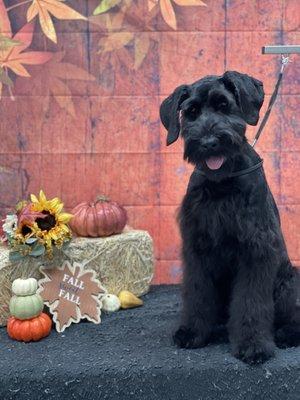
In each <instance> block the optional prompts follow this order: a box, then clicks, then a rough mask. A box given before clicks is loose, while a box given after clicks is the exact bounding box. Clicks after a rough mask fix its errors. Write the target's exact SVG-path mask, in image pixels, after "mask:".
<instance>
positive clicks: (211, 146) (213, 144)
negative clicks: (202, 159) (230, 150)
mask: <svg viewBox="0 0 300 400" xmlns="http://www.w3.org/2000/svg"><path fill="white" fill-rule="evenodd" d="M201 142H202V143H201V144H202V146H203V147H204V148H205V149H206V150H216V149H217V148H218V146H219V140H218V139H217V138H216V137H214V136H210V137H207V138H203V139H202V141H201Z"/></svg>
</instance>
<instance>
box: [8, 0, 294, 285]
mask: <svg viewBox="0 0 300 400" xmlns="http://www.w3.org/2000/svg"><path fill="white" fill-rule="evenodd" d="M299 30H300V5H299V2H298V1H297V0H275V1H273V0H257V1H253V2H241V1H238V0H230V1H229V0H204V1H200V0H68V1H62V0H0V91H1V100H0V110H1V130H0V134H1V152H0V179H1V180H0V182H1V193H0V214H1V215H2V216H3V215H4V214H5V213H6V212H7V211H8V210H9V209H10V207H11V206H12V205H13V204H15V203H16V202H17V201H18V200H19V199H21V198H24V197H26V196H27V195H28V194H29V193H31V192H37V191H38V190H39V189H40V188H41V187H42V188H43V189H44V190H45V192H46V194H47V196H60V197H62V198H63V200H64V201H65V203H66V206H67V208H68V209H70V208H71V207H73V206H75V205H76V204H77V203H78V202H80V201H84V200H92V199H93V198H94V197H96V195H98V194H99V193H105V194H107V195H109V196H110V197H111V198H113V199H114V200H117V201H119V202H121V203H122V204H124V205H125V206H126V208H127V210H128V213H129V217H130V223H131V225H133V226H135V227H137V228H142V229H147V230H148V231H149V232H150V233H151V234H152V236H153V237H154V243H155V251H156V259H157V263H156V274H155V282H156V283H158V282H177V281H178V280H179V279H180V276H181V263H180V250H179V249H180V240H179V235H178V231H177V227H176V223H175V216H176V210H177V208H178V205H179V203H180V200H181V198H182V196H183V194H184V191H185V187H186V184H187V180H188V176H189V173H190V171H191V168H190V167H189V166H188V165H187V164H186V163H184V162H183V161H182V155H181V149H182V145H181V143H180V142H178V143H176V144H174V145H173V146H170V147H169V148H166V146H165V132H164V129H163V128H162V127H161V125H160V122H159V116H158V109H159V104H160V101H161V100H162V98H163V97H164V96H165V95H168V94H169V93H170V92H171V91H172V90H173V89H174V88H175V87H176V86H177V85H179V84H181V83H184V82H187V83H188V82H191V81H193V80H196V79H198V78H199V77H201V76H203V75H206V74H212V73H213V74H221V73H223V72H224V70H225V69H237V70H240V71H244V72H246V73H249V74H251V75H255V76H256V77H258V78H259V79H261V80H263V81H264V83H265V90H266V93H267V98H266V100H267V101H268V98H269V95H270V93H271V91H272V89H273V85H274V82H275V79H276V73H277V72H278V68H279V60H278V58H277V57H276V56H274V57H273V56H268V57H267V56H262V55H261V54H260V49H261V46H262V45H265V44H272V43H273V44H276V43H279V44H280V43H289V44H294V43H297V42H298V43H299V41H300V40H299V39H300V34H299ZM299 69H300V62H299V60H297V59H296V57H295V60H294V63H293V64H291V65H290V66H288V68H287V74H286V77H285V79H284V83H283V87H282V92H281V95H280V96H279V100H278V102H277V104H276V107H275V112H274V113H273V114H272V117H271V121H270V123H269V125H268V127H267V129H266V131H265V133H264V136H263V138H262V140H261V141H260V143H259V145H258V150H259V151H260V153H261V155H262V157H263V158H264V160H265V166H266V170H267V175H268V178H269V181H270V184H271V187H272V190H273V192H274V194H275V197H276V199H277V202H278V204H279V206H280V211H281V215H282V221H283V228H284V232H285V235H286V237H287V241H288V247H289V251H290V255H291V258H292V259H293V260H294V261H295V262H298V263H299V264H300V189H299V182H297V179H295V175H294V172H295V171H297V170H299V167H300V157H299V152H300V139H299V131H300V129H299V118H298V116H297V115H298V114H297V110H298V109H299V103H300V97H299V92H300V90H299V89H300V82H299V79H298V77H299V76H300V75H299ZM254 132H255V129H252V128H251V129H250V130H249V133H248V136H249V138H251V137H253V135H254Z"/></svg>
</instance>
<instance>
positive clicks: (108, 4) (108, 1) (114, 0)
mask: <svg viewBox="0 0 300 400" xmlns="http://www.w3.org/2000/svg"><path fill="white" fill-rule="evenodd" d="M120 3H121V0H100V4H99V5H98V7H96V8H95V10H94V12H93V15H99V14H103V13H105V12H107V11H108V10H110V9H111V8H113V7H115V6H117V5H118V4H120Z"/></svg>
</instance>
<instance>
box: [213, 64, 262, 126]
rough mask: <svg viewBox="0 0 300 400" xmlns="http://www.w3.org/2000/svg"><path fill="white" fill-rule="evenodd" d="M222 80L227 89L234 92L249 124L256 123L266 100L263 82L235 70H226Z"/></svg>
mask: <svg viewBox="0 0 300 400" xmlns="http://www.w3.org/2000/svg"><path fill="white" fill-rule="evenodd" d="M221 80H222V82H223V83H224V85H225V87H226V89H227V90H230V91H231V92H232V93H233V94H234V96H235V99H236V102H237V104H238V105H239V107H240V109H241V111H242V115H243V118H244V120H245V121H246V122H247V124H249V125H256V124H257V122H258V119H259V110H260V108H261V106H262V104H263V102H264V95H265V93H264V88H263V83H262V82H261V81H259V80H258V79H255V78H252V77H251V76H249V75H246V74H241V73H240V72H235V71H227V72H225V74H224V75H223V76H222V78H221Z"/></svg>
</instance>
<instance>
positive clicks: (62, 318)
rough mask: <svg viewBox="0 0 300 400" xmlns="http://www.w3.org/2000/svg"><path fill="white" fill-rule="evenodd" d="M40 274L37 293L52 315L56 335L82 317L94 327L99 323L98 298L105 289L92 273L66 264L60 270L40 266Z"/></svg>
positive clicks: (67, 262)
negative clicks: (42, 277)
mask: <svg viewBox="0 0 300 400" xmlns="http://www.w3.org/2000/svg"><path fill="white" fill-rule="evenodd" d="M40 271H41V273H42V274H43V275H44V276H45V278H44V279H42V280H40V281H39V293H40V294H41V296H42V298H43V299H44V301H45V303H46V304H47V305H48V306H49V308H50V312H51V313H52V314H53V320H54V322H55V323H56V330H57V331H58V332H63V331H64V330H65V329H66V328H67V327H68V326H70V325H71V323H72V322H75V323H77V322H79V321H80V320H81V319H83V318H86V319H88V320H89V321H91V322H94V323H95V324H99V323H100V322H101V319H100V315H101V306H102V303H101V299H100V297H101V295H102V294H104V293H105V289H104V288H103V287H102V286H101V284H100V282H99V281H98V280H97V279H96V278H95V276H96V274H95V272H94V271H92V270H85V269H84V267H83V266H82V265H81V264H79V263H76V262H75V263H74V264H73V266H72V265H71V264H70V262H69V261H65V262H64V263H63V265H62V267H60V268H53V269H46V268H43V267H42V268H41V269H40Z"/></svg>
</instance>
